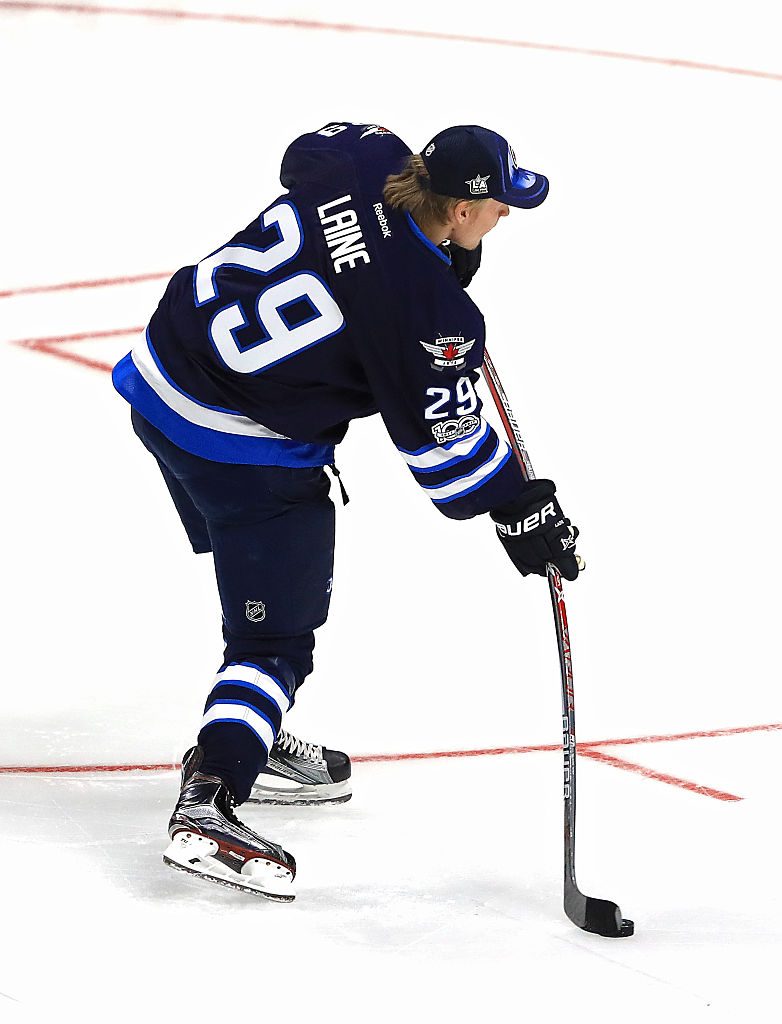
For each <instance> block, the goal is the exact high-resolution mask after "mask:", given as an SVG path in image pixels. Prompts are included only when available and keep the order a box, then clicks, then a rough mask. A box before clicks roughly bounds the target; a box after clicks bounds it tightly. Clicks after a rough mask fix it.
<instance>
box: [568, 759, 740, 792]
mask: <svg viewBox="0 0 782 1024" xmlns="http://www.w3.org/2000/svg"><path fill="white" fill-rule="evenodd" d="M579 754H580V756H581V757H589V758H591V759H592V760H593V761H601V762H602V763H603V764H608V765H611V767H612V768H621V769H622V770H623V771H626V772H635V773H636V774H637V775H643V776H644V778H646V779H654V780H655V781H656V782H665V783H667V785H669V786H678V788H679V789H686V790H688V791H689V792H690V793H699V794H700V795H701V796H710V797H713V798H714V799H715V800H741V799H742V797H740V796H734V794H733V793H724V792H722V790H719V789H712V788H711V787H710V786H701V785H699V784H698V783H697V782H690V781H689V780H687V779H680V778H678V777H677V776H676V775H666V774H664V773H663V772H656V771H654V769H653V768H645V767H644V766H643V765H640V764H634V763H633V762H632V761H625V759H624V758H623V757H614V756H613V755H611V754H606V752H605V751H604V750H595V749H594V747H586V748H585V749H583V750H580V751H579Z"/></svg>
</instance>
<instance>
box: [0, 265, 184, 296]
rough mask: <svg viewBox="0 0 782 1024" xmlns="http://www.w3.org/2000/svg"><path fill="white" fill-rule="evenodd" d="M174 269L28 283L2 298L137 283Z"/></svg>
mask: <svg viewBox="0 0 782 1024" xmlns="http://www.w3.org/2000/svg"><path fill="white" fill-rule="evenodd" d="M172 273H173V271H170V270H167V271H164V272H162V273H160V274H132V275H126V276H125V277H103V278H97V279H96V280H94V281H66V282H65V283H63V284H38V285H28V286H27V287H25V288H8V289H6V290H5V291H3V292H0V299H8V298H11V297H12V296H14V295H38V294H40V293H41V292H68V291H75V290H76V289H77V288H110V287H112V286H114V285H119V284H136V283H137V282H139V281H157V280H159V279H161V278H166V277H171V274H172Z"/></svg>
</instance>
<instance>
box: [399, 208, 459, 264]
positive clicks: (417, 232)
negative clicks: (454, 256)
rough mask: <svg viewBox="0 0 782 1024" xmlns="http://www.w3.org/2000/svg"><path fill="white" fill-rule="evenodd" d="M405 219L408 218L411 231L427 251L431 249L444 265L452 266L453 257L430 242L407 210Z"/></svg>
mask: <svg viewBox="0 0 782 1024" xmlns="http://www.w3.org/2000/svg"><path fill="white" fill-rule="evenodd" d="M405 217H407V223H408V224H409V225H410V230H411V231H412V232H413V234H414V235H415V236H416V238H418V239H419V240H420V241H421V242H423V244H424V245H425V246H426V248H427V249H431V250H432V252H433V253H434V254H435V256H437V258H438V259H441V260H442V261H443V263H445V264H446V265H447V266H449V267H450V265H451V257H450V256H449V255H448V254H447V253H444V252H443V250H442V249H440V248H439V247H438V246H436V245H435V244H434V242H432V241H430V240H429V239H428V238H427V237H426V235H425V234H424V233H423V231H422V230H421V229H420V228H419V227H418V225H417V224H416V222H415V221H414V220H413V218H412V217H411V216H410V214H409V213H408V212H407V210H405Z"/></svg>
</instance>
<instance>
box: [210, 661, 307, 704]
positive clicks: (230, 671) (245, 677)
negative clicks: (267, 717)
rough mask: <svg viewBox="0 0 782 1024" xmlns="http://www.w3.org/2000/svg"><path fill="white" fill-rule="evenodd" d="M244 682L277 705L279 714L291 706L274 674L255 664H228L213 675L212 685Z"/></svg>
mask: <svg viewBox="0 0 782 1024" xmlns="http://www.w3.org/2000/svg"><path fill="white" fill-rule="evenodd" d="M234 681H236V682H237V683H244V684H246V685H249V686H251V687H252V688H253V689H254V690H260V692H261V693H263V694H265V695H266V696H267V697H268V698H269V700H271V701H272V702H273V703H275V704H276V705H277V707H278V708H279V709H280V713H281V714H283V715H284V714H285V712H286V711H287V710H288V708H289V707H290V706H291V702H290V699H289V698H288V694H287V693H286V692H285V690H284V689H283V688H282V686H280V684H279V683H278V682H277V680H276V679H275V678H274V676H271V675H269V673H268V672H264V671H263V669H260V668H256V667H255V665H229V666H228V667H227V668H224V669H222V671H220V672H218V673H217V675H216V676H215V680H214V685H215V686H217V684H218V683H231V682H234Z"/></svg>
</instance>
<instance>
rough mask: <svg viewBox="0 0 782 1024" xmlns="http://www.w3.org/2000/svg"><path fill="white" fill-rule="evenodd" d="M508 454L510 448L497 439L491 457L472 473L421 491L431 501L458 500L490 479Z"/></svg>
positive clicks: (500, 439)
mask: <svg viewBox="0 0 782 1024" xmlns="http://www.w3.org/2000/svg"><path fill="white" fill-rule="evenodd" d="M509 453H510V448H509V447H508V445H507V444H506V442H505V441H503V440H502V438H498V441H497V447H496V448H495V450H494V454H493V455H492V457H491V458H490V459H488V461H486V462H484V463H483V465H481V466H479V467H478V468H477V469H476V470H475V471H474V472H473V473H470V474H469V475H468V476H462V477H459V479H458V480H451V482H450V483H447V484H442V485H441V486H439V487H424V488H423V489H424V490H425V491H426V493H427V494H428V495H429V497H430V498H431V499H432V501H443V500H444V499H446V498H448V499H451V498H458V497H459V496H460V495H462V494H466V493H467V492H468V491H472V490H474V489H475V488H476V487H477V486H479V485H480V484H481V483H482V481H483V480H485V479H486V478H487V477H490V476H491V475H492V473H494V472H495V470H497V469H499V467H500V466H501V464H502V463H503V462H504V461H505V459H506V457H507V456H508V454H509Z"/></svg>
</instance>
